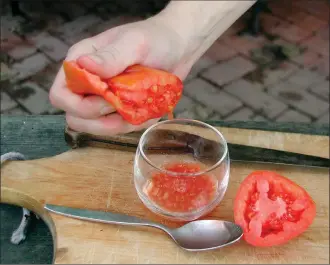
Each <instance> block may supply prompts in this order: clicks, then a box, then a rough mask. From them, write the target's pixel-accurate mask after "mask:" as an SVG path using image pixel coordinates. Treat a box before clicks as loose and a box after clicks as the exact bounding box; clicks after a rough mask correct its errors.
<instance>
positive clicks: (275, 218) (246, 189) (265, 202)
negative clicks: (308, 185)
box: [234, 171, 316, 247]
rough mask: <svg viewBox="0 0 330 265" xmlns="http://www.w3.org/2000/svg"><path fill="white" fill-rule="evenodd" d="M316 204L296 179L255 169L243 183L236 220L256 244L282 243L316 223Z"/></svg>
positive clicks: (235, 209)
mask: <svg viewBox="0 0 330 265" xmlns="http://www.w3.org/2000/svg"><path fill="white" fill-rule="evenodd" d="M315 215H316V205H315V203H314V201H313V199H312V198H311V196H310V195H309V194H308V193H307V191H306V190H305V189H304V188H302V187H300V186H299V185H298V184H296V183H295V182H293V181H291V180H289V179H288V178H286V177H284V176H281V175H279V174H277V173H276V172H272V171H255V172H252V173H251V174H250V175H248V176H247V177H246V178H245V180H244V181H243V182H242V183H241V185H240V188H239V190H238V192H237V195H236V198H235V202H234V216H235V222H236V223H237V224H238V225H240V226H241V227H242V228H243V230H244V239H245V240H246V241H247V242H248V243H249V244H251V245H253V246H259V247H268V246H276V245H282V244H285V243H286V242H288V241H289V240H291V239H293V238H295V237H297V236H298V235H300V234H301V233H303V232H304V231H305V230H307V228H308V227H309V226H310V225H311V224H312V223H313V220H314V218H315Z"/></svg>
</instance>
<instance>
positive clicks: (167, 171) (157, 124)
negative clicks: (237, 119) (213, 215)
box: [138, 118, 228, 177]
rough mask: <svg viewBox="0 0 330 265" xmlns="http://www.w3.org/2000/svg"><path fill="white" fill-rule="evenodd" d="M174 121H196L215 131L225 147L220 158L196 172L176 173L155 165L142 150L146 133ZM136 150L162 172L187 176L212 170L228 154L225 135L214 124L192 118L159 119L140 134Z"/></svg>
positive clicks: (194, 175) (198, 174)
mask: <svg viewBox="0 0 330 265" xmlns="http://www.w3.org/2000/svg"><path fill="white" fill-rule="evenodd" d="M175 121H179V122H180V121H181V122H191V123H196V124H200V125H203V126H205V127H207V128H209V129H211V130H212V131H213V132H215V133H216V135H217V136H218V137H219V138H220V139H221V140H222V141H223V144H224V147H225V150H224V152H223V154H222V156H221V158H220V159H219V160H218V161H217V162H216V163H214V164H213V165H212V166H210V167H208V168H206V169H205V170H203V171H199V172H198V173H177V172H174V171H170V170H166V169H162V168H160V167H158V166H156V165H155V164H154V163H153V162H152V161H151V160H150V159H149V158H148V157H147V156H146V154H145V153H144V151H143V148H142V146H143V143H144V141H145V138H146V136H147V135H148V133H149V132H150V131H151V130H152V129H154V128H155V127H157V126H159V125H162V124H166V123H173V122H175ZM138 150H139V151H140V153H141V156H142V157H143V159H144V160H145V161H146V162H147V163H148V164H149V165H150V166H151V167H153V168H155V169H156V170H159V171H160V172H162V173H166V174H169V175H172V176H189V177H196V176H200V175H203V174H205V173H208V172H210V171H212V170H213V169H215V168H217V167H218V166H219V165H220V164H221V163H222V162H223V160H224V159H225V157H226V155H227V154H228V144H227V140H226V139H225V137H224V136H223V134H222V133H221V132H220V131H219V130H217V129H216V128H215V127H214V126H212V125H210V124H207V123H205V122H202V121H198V120H194V119H183V118H181V119H173V120H165V121H159V122H157V123H155V124H153V125H151V126H150V127H149V128H148V129H146V130H145V131H144V133H143V134H142V136H141V138H140V141H139V144H138Z"/></svg>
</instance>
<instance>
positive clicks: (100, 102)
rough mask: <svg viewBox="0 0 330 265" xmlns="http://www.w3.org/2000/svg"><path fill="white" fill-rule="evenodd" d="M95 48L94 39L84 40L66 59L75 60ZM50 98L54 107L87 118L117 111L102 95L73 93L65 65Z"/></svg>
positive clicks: (57, 77) (71, 50)
mask: <svg viewBox="0 0 330 265" xmlns="http://www.w3.org/2000/svg"><path fill="white" fill-rule="evenodd" d="M93 50H94V48H93V45H92V41H91V40H84V41H82V42H80V43H78V44H76V45H74V46H73V47H72V48H71V49H70V50H69V52H68V55H67V58H66V60H74V59H76V58H77V57H79V56H80V55H81V54H84V53H86V52H87V53H88V52H92V51H93ZM49 100H50V102H51V104H52V105H53V106H54V107H56V108H59V109H62V110H63V111H65V112H67V113H70V114H71V115H74V116H77V117H82V118H86V119H91V118H97V117H99V116H101V115H105V114H109V113H112V112H114V111H115V109H114V108H113V107H112V106H111V105H110V104H109V103H108V102H107V101H106V100H105V99H103V98H102V97H99V96H88V97H84V96H81V95H77V94H75V93H72V92H71V91H70V90H69V89H68V88H67V86H66V83H65V74H64V70H63V67H61V68H60V70H59V72H58V74H57V76H56V78H55V80H54V83H53V85H52V87H51V89H50V93H49Z"/></svg>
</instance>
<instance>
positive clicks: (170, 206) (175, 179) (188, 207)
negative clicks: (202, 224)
mask: <svg viewBox="0 0 330 265" xmlns="http://www.w3.org/2000/svg"><path fill="white" fill-rule="evenodd" d="M164 168H165V169H166V170H167V171H171V172H176V173H188V174H189V173H197V172H200V171H201V168H200V166H199V165H198V164H195V163H174V164H173V163H171V164H166V165H165V166H164ZM145 192H146V194H147V196H148V197H149V198H150V199H151V200H152V201H153V202H154V203H155V204H157V205H158V206H159V207H161V208H163V209H164V210H166V211H169V212H177V213H180V212H181V213H182V212H188V211H195V210H198V209H200V208H202V207H205V206H206V205H208V204H209V203H210V202H212V201H213V199H214V197H215V195H216V181H215V179H214V178H213V177H212V176H209V175H206V174H204V175H198V176H186V175H172V174H171V175H169V174H166V173H155V174H153V175H152V178H151V181H150V182H149V183H148V184H147V186H146V188H145Z"/></svg>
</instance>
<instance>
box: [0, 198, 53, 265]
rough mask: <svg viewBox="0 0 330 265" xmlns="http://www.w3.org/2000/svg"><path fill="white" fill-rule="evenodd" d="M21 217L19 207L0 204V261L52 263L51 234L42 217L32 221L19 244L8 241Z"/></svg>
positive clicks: (4, 262) (8, 262)
mask: <svg viewBox="0 0 330 265" xmlns="http://www.w3.org/2000/svg"><path fill="white" fill-rule="evenodd" d="M21 218H22V208H21V207H18V206H13V205H9V204H3V203H1V204H0V240H1V241H0V249H1V253H0V263H1V264H52V260H53V239H52V234H51V232H50V230H49V228H48V226H47V225H46V223H45V222H44V221H43V220H42V219H39V220H37V219H36V220H34V221H33V222H32V225H31V226H30V229H29V233H28V234H27V238H26V240H25V241H23V242H22V243H20V244H19V245H14V244H12V243H11V242H10V237H11V235H12V233H13V231H14V230H15V229H16V228H17V227H18V226H19V224H20V222H21Z"/></svg>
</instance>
